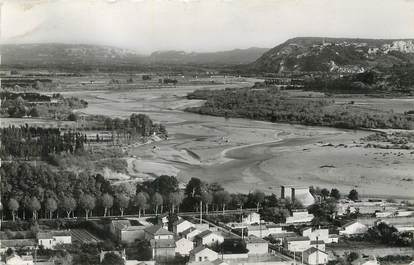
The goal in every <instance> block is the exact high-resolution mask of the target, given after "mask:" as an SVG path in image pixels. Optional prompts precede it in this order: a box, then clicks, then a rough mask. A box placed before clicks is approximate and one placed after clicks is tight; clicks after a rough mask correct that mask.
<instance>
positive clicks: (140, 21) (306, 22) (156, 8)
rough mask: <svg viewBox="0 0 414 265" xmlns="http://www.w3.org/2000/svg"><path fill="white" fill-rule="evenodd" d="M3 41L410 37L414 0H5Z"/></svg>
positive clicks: (230, 42)
mask: <svg viewBox="0 0 414 265" xmlns="http://www.w3.org/2000/svg"><path fill="white" fill-rule="evenodd" d="M3 2H4V4H3V8H2V24H1V30H2V41H3V42H13V43H14V42H19V43H21V42H25V43H33V42H65V43H89V44H105V45H113V46H118V47H124V48H132V49H135V50H137V51H139V52H141V53H149V52H152V51H155V50H169V49H174V50H185V51H215V50H226V49H234V48H247V47H251V46H257V47H273V46H275V45H277V44H279V43H281V42H283V41H285V40H286V39H288V38H291V37H297V36H326V37H360V38H414V0H118V1H116V0H27V1H26V0H3Z"/></svg>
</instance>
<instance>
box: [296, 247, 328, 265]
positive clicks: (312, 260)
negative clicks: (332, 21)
mask: <svg viewBox="0 0 414 265" xmlns="http://www.w3.org/2000/svg"><path fill="white" fill-rule="evenodd" d="M302 255H303V261H304V262H305V263H307V264H309V265H320V264H326V263H328V254H327V253H326V252H325V251H322V250H319V249H317V248H313V247H312V248H309V249H307V250H305V251H303V253H302Z"/></svg>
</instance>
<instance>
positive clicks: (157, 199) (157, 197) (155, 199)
mask: <svg viewBox="0 0 414 265" xmlns="http://www.w3.org/2000/svg"><path fill="white" fill-rule="evenodd" d="M151 202H152V205H154V206H155V215H158V207H159V206H161V205H163V203H164V200H163V199H162V196H161V194H159V193H158V192H156V193H154V195H152V198H151Z"/></svg>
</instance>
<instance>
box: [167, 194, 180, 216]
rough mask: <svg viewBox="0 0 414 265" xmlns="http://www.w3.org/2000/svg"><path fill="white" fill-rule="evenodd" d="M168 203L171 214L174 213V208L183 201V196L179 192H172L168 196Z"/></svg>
mask: <svg viewBox="0 0 414 265" xmlns="http://www.w3.org/2000/svg"><path fill="white" fill-rule="evenodd" d="M168 201H169V202H170V206H171V208H170V209H171V212H173V213H174V212H175V207H179V205H180V204H181V202H182V201H183V196H182V195H181V194H180V192H173V193H171V194H170V195H169V196H168Z"/></svg>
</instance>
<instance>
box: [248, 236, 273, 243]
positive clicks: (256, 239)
mask: <svg viewBox="0 0 414 265" xmlns="http://www.w3.org/2000/svg"><path fill="white" fill-rule="evenodd" d="M245 241H246V243H247V244H249V243H250V244H254V243H268V242H267V241H266V240H264V239H263V238H260V237H257V236H254V235H250V236H248V237H246V238H245Z"/></svg>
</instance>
